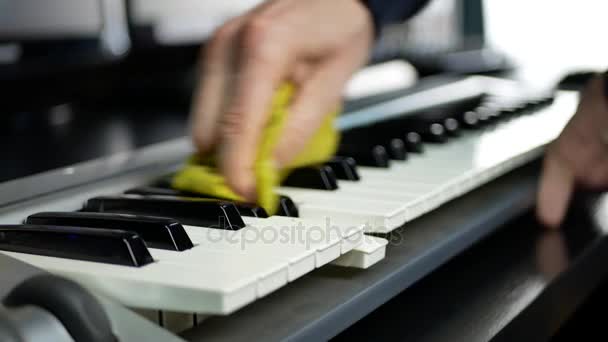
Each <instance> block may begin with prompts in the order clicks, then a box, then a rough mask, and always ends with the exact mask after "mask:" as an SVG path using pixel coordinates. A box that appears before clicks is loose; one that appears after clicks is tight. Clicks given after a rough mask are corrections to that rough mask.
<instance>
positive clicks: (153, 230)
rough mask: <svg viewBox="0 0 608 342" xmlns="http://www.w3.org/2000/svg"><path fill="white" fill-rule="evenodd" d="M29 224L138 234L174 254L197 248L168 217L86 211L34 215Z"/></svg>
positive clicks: (177, 223)
mask: <svg viewBox="0 0 608 342" xmlns="http://www.w3.org/2000/svg"><path fill="white" fill-rule="evenodd" d="M25 223H26V224H32V225H44V226H72V227H87V228H102V229H110V230H126V231H133V232H135V233H137V234H138V235H139V236H140V237H141V238H142V239H144V241H145V242H146V245H148V246H149V247H153V248H160V249H168V250H173V251H185V250H187V249H190V248H192V247H194V245H193V244H192V241H190V238H189V237H188V234H187V233H186V231H185V230H184V227H183V226H182V225H181V224H180V223H179V222H178V221H175V220H173V219H170V218H165V217H153V216H136V215H126V214H104V213H86V212H48V213H37V214H34V215H30V216H29V217H28V218H27V219H26V221H25Z"/></svg>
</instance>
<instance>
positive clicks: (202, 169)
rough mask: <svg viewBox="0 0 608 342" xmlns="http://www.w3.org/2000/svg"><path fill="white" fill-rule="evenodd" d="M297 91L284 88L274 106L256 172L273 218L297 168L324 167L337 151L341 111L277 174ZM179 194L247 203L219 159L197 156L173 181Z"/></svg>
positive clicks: (261, 199) (259, 192) (263, 204)
mask: <svg viewBox="0 0 608 342" xmlns="http://www.w3.org/2000/svg"><path fill="white" fill-rule="evenodd" d="M293 93H294V88H293V86H291V85H290V84H285V85H283V86H281V87H280V88H279V89H278V90H277V93H276V94H275V98H274V99H273V103H272V110H271V113H270V118H269V120H268V124H267V126H266V128H265V130H264V132H263V134H262V139H261V142H260V145H259V146H258V155H257V158H256V162H255V166H254V169H255V170H254V172H255V177H256V191H257V196H258V205H260V206H261V207H263V208H264V209H266V211H267V212H268V213H269V214H270V215H273V214H274V213H276V211H277V209H278V200H279V196H278V195H277V194H276V193H275V192H274V189H275V187H276V186H278V185H279V184H280V183H281V182H282V181H283V180H284V179H285V177H287V176H288V175H289V173H290V171H292V170H293V169H295V168H299V167H304V166H310V165H315V164H319V163H323V162H325V161H327V160H328V159H329V158H331V157H332V156H333V155H334V154H335V152H336V149H337V146H338V142H339V134H338V132H337V130H336V129H335V127H334V121H335V118H336V116H337V114H338V111H335V112H332V113H330V115H327V116H326V118H325V120H324V121H323V123H322V125H321V127H320V128H319V130H317V132H316V134H315V135H314V136H313V137H312V138H311V139H310V141H309V142H308V143H307V145H306V147H305V148H304V149H303V151H302V152H301V153H300V154H299V155H298V156H296V158H294V160H293V161H292V162H291V163H290V165H288V166H287V167H286V168H285V169H282V170H277V169H276V168H275V166H274V163H273V160H272V158H273V152H274V149H275V146H276V144H277V142H278V139H279V137H280V135H281V132H282V129H283V125H284V123H285V121H286V119H287V116H288V107H289V105H290V104H291V100H292V96H293ZM172 187H173V188H174V189H176V190H181V191H188V192H193V193H197V194H201V195H206V196H210V197H214V198H215V197H217V198H224V199H227V200H233V201H243V198H241V197H240V196H239V195H237V194H235V193H234V192H233V191H232V190H231V189H230V187H228V186H227V185H226V182H225V181H224V177H223V176H222V174H221V173H220V172H219V171H218V169H217V167H216V160H215V155H213V154H211V155H208V156H193V157H191V158H190V159H189V160H188V162H187V163H186V165H185V166H184V167H183V168H182V169H181V170H180V171H178V172H177V173H176V174H175V175H174V177H173V179H172Z"/></svg>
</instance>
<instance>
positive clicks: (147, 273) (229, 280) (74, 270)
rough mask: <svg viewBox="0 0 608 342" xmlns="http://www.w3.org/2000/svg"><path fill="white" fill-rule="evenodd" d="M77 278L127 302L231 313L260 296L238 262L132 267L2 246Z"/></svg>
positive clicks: (21, 257)
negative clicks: (190, 265) (14, 249)
mask: <svg viewBox="0 0 608 342" xmlns="http://www.w3.org/2000/svg"><path fill="white" fill-rule="evenodd" d="M2 253H4V254H6V255H8V256H11V257H13V258H16V259H18V260H21V261H23V262H26V263H29V264H32V265H33V266H35V267H39V268H41V269H44V270H47V271H49V272H51V273H56V274H60V275H62V276H65V277H67V278H70V279H73V280H75V281H77V282H78V283H80V284H81V285H83V286H84V287H86V288H88V289H90V290H91V291H92V292H96V293H100V294H102V295H105V296H108V297H110V298H113V299H115V300H117V301H118V302H120V303H122V304H123V305H125V306H127V307H133V308H142V309H156V310H167V311H175V312H187V313H190V312H200V313H209V314H229V313H231V312H234V311H235V310H238V309H239V308H241V307H243V306H245V305H247V304H249V303H251V302H253V301H254V300H255V299H256V298H258V295H257V292H258V291H257V290H258V284H257V283H258V277H257V275H256V274H255V272H252V271H249V270H246V269H243V268H241V267H240V266H239V265H233V264H228V263H224V262H219V263H216V264H212V263H209V264H208V266H207V267H208V268H207V269H206V270H205V272H201V271H200V270H197V269H194V268H191V267H184V266H181V265H176V264H170V263H167V264H165V263H161V262H156V263H153V264H149V265H146V266H144V267H139V268H135V267H127V266H118V265H110V264H103V263H95V262H88V261H80V260H71V259H61V258H54V257H47V256H39V255H32V254H22V253H13V252H2Z"/></svg>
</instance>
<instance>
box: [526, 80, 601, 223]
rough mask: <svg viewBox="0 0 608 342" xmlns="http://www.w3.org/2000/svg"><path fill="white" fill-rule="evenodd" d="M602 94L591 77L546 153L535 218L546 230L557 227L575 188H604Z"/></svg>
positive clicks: (599, 82) (597, 81) (597, 83)
mask: <svg viewBox="0 0 608 342" xmlns="http://www.w3.org/2000/svg"><path fill="white" fill-rule="evenodd" d="M604 94H605V92H604V82H603V76H598V77H595V78H594V79H592V80H591V81H590V82H589V84H588V85H587V86H586V88H585V90H584V91H583V92H582V96H581V102H580V104H579V107H578V109H577V112H576V114H575V115H574V116H573V118H572V120H570V122H569V123H568V124H567V125H566V127H565V128H564V130H563V132H562V133H561V135H560V136H559V138H558V139H557V140H556V141H555V142H554V143H553V144H552V145H551V146H549V148H548V150H547V154H546V157H545V161H544V167H543V173H542V178H541V184H540V191H539V193H538V209H537V215H538V217H539V219H540V221H541V222H542V223H543V224H545V225H547V226H549V227H557V226H559V225H560V224H561V222H562V220H563V218H564V216H565V214H566V211H567V209H568V204H569V201H570V197H571V195H572V192H573V191H574V188H575V186H577V185H580V186H583V187H585V188H589V189H594V190H599V189H604V188H606V187H608V99H606V96H605V95H604ZM539 129H542V127H539Z"/></svg>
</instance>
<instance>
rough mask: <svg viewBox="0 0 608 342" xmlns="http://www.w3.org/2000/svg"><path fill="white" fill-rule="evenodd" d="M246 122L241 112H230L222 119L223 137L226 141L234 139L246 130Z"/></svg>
mask: <svg viewBox="0 0 608 342" xmlns="http://www.w3.org/2000/svg"><path fill="white" fill-rule="evenodd" d="M246 129H247V128H246V126H245V120H243V118H242V115H241V113H240V112H239V111H228V112H226V113H224V115H222V117H221V119H220V130H221V135H222V137H223V138H224V139H233V138H235V137H238V136H240V135H242V134H243V132H245V130H246Z"/></svg>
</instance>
